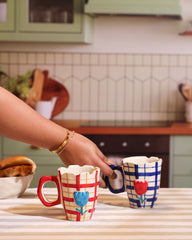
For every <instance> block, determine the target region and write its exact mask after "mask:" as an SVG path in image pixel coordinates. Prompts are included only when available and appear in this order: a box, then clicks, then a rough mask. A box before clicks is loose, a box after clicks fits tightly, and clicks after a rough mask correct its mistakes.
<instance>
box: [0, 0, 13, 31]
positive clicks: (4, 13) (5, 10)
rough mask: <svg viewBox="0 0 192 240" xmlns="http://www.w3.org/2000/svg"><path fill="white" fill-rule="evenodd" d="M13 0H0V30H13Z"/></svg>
mask: <svg viewBox="0 0 192 240" xmlns="http://www.w3.org/2000/svg"><path fill="white" fill-rule="evenodd" d="M14 20H15V0H1V1H0V31H6V32H12V31H14V30H15V21H14Z"/></svg>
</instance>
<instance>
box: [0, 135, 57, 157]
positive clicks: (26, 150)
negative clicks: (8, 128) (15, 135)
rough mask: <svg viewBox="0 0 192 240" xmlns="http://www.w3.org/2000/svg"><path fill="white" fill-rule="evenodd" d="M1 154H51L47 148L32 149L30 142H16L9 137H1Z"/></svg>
mask: <svg viewBox="0 0 192 240" xmlns="http://www.w3.org/2000/svg"><path fill="white" fill-rule="evenodd" d="M3 154H4V155H9V156H14V155H25V156H29V155H30V156H42V155H48V156H49V155H52V156H54V154H53V153H51V152H49V151H48V150H47V149H32V148H31V145H30V144H27V143H23V142H18V141H15V140H12V139H9V138H3Z"/></svg>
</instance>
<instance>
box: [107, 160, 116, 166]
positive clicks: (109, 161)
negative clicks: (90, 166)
mask: <svg viewBox="0 0 192 240" xmlns="http://www.w3.org/2000/svg"><path fill="white" fill-rule="evenodd" d="M106 163H107V164H108V165H113V164H114V162H112V161H111V160H110V159H107V162H106Z"/></svg>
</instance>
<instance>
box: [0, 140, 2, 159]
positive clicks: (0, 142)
mask: <svg viewBox="0 0 192 240" xmlns="http://www.w3.org/2000/svg"><path fill="white" fill-rule="evenodd" d="M2 155H3V152H2V137H1V136H0V161H1V160H2V159H3V156H2Z"/></svg>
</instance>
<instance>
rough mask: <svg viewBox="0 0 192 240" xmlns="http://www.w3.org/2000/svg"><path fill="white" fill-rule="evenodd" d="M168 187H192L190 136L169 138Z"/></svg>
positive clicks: (191, 143)
mask: <svg viewBox="0 0 192 240" xmlns="http://www.w3.org/2000/svg"><path fill="white" fill-rule="evenodd" d="M170 146H171V147H170V187H192V136H190V135H175V136H171V143H170Z"/></svg>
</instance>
